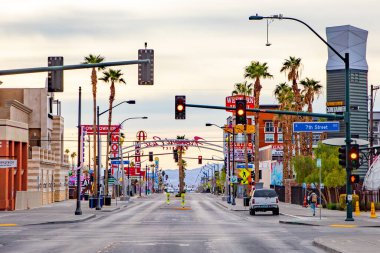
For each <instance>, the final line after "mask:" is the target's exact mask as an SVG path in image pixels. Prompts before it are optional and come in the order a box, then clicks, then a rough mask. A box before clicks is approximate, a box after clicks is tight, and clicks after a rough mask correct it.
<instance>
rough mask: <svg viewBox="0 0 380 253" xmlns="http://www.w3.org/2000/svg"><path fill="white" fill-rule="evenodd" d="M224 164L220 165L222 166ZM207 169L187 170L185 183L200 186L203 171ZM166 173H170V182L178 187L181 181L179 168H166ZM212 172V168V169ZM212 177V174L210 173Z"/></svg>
mask: <svg viewBox="0 0 380 253" xmlns="http://www.w3.org/2000/svg"><path fill="white" fill-rule="evenodd" d="M221 166H222V165H220V168H221ZM206 171H207V170H205V169H204V168H203V167H202V168H196V169H191V170H186V172H185V173H186V177H185V184H186V185H188V186H194V187H196V186H198V185H199V184H200V182H201V177H202V176H203V173H206ZM165 173H166V174H167V175H168V182H169V184H171V185H173V187H178V184H179V181H178V169H168V170H165ZM210 173H212V172H211V170H210ZM210 177H211V174H210Z"/></svg>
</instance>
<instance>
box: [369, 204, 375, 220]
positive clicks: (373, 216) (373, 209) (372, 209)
mask: <svg viewBox="0 0 380 253" xmlns="http://www.w3.org/2000/svg"><path fill="white" fill-rule="evenodd" d="M369 217H371V218H376V217H377V216H376V211H375V203H373V202H371V215H370V216H369Z"/></svg>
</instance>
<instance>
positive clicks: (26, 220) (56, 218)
mask: <svg viewBox="0 0 380 253" xmlns="http://www.w3.org/2000/svg"><path fill="white" fill-rule="evenodd" d="M133 199H134V198H131V199H130V201H133ZM76 204H77V202H76V199H70V200H66V201H62V202H54V203H52V204H49V205H44V206H42V207H39V208H33V209H29V210H19V211H3V212H0V227H1V226H27V225H41V224H59V223H75V222H82V221H86V220H89V219H92V218H94V217H96V215H99V214H104V215H105V213H106V212H114V211H117V210H120V209H121V208H124V207H126V206H127V204H128V201H119V200H118V201H117V205H116V201H115V199H112V202H111V206H103V207H102V210H95V208H92V209H91V208H89V203H88V201H84V200H82V201H81V210H82V215H75V210H76Z"/></svg>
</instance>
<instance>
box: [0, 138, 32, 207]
mask: <svg viewBox="0 0 380 253" xmlns="http://www.w3.org/2000/svg"><path fill="white" fill-rule="evenodd" d="M27 158H28V157H27V143H22V142H14V141H4V140H2V141H0V159H12V160H17V168H6V169H1V168H0V210H14V209H15V200H16V191H26V190H27V176H28V173H27Z"/></svg>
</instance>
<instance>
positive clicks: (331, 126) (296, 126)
mask: <svg viewBox="0 0 380 253" xmlns="http://www.w3.org/2000/svg"><path fill="white" fill-rule="evenodd" d="M293 132H314V133H321V132H339V121H330V122H294V123H293Z"/></svg>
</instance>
